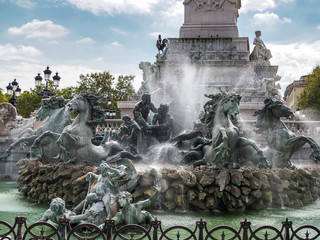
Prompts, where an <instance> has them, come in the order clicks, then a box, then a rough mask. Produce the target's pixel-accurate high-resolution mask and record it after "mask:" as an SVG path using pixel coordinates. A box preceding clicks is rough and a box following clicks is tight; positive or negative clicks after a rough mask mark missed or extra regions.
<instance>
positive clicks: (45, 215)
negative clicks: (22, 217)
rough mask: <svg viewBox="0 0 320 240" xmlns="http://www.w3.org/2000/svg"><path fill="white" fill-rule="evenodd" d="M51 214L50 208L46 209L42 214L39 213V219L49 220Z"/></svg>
mask: <svg viewBox="0 0 320 240" xmlns="http://www.w3.org/2000/svg"><path fill="white" fill-rule="evenodd" d="M51 214H52V212H51V210H50V209H48V210H47V211H45V212H44V213H43V214H41V215H40V217H39V221H41V222H47V221H48V220H50V216H51Z"/></svg>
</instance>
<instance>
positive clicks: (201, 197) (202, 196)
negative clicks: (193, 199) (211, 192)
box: [198, 192, 207, 202]
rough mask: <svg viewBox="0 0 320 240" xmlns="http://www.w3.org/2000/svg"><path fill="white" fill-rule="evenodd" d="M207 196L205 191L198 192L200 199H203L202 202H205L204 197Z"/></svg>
mask: <svg viewBox="0 0 320 240" xmlns="http://www.w3.org/2000/svg"><path fill="white" fill-rule="evenodd" d="M206 196H207V194H206V193H204V192H202V193H199V194H198V200H199V201H201V202H203V201H204V199H205V198H206Z"/></svg>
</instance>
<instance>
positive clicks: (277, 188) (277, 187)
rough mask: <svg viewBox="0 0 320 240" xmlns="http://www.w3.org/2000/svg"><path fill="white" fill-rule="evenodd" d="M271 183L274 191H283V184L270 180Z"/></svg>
mask: <svg viewBox="0 0 320 240" xmlns="http://www.w3.org/2000/svg"><path fill="white" fill-rule="evenodd" d="M269 183H270V186H271V189H272V191H274V192H282V191H283V186H282V184H281V183H276V182H273V181H270V182H269Z"/></svg>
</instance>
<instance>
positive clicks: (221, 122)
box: [201, 93, 271, 168]
mask: <svg viewBox="0 0 320 240" xmlns="http://www.w3.org/2000/svg"><path fill="white" fill-rule="evenodd" d="M205 96H206V97H208V98H211V100H210V101H208V102H207V103H206V104H205V105H204V110H205V114H204V116H203V118H202V119H201V120H202V122H204V123H205V124H206V125H207V126H208V129H209V131H210V132H211V139H212V144H211V145H209V146H205V147H204V159H205V162H207V163H211V164H214V165H216V166H218V167H225V168H230V167H233V165H235V164H239V157H240V155H241V152H242V149H244V148H245V147H248V146H250V147H251V148H250V149H251V153H252V155H257V154H258V159H255V160H256V161H258V163H257V165H258V167H262V168H268V167H271V165H270V163H269V162H268V161H267V160H266V157H265V156H264V154H263V152H262V151H261V150H260V148H259V147H258V146H257V145H256V144H255V143H254V142H253V141H252V140H249V139H247V138H244V137H241V136H240V133H239V129H238V128H237V127H236V126H235V125H234V124H236V123H237V119H238V116H239V103H240V99H241V96H240V95H237V94H233V93H229V94H228V93H220V94H215V95H205Z"/></svg>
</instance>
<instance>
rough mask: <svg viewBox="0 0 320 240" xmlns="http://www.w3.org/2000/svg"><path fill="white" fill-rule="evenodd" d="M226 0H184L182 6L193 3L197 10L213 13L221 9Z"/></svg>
mask: <svg viewBox="0 0 320 240" xmlns="http://www.w3.org/2000/svg"><path fill="white" fill-rule="evenodd" d="M225 1H226V0H185V1H184V2H183V4H184V5H187V4H189V3H190V2H194V3H195V4H196V6H197V9H204V10H206V11H215V10H217V9H218V8H221V7H222V5H223V4H224V3H225Z"/></svg>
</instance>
